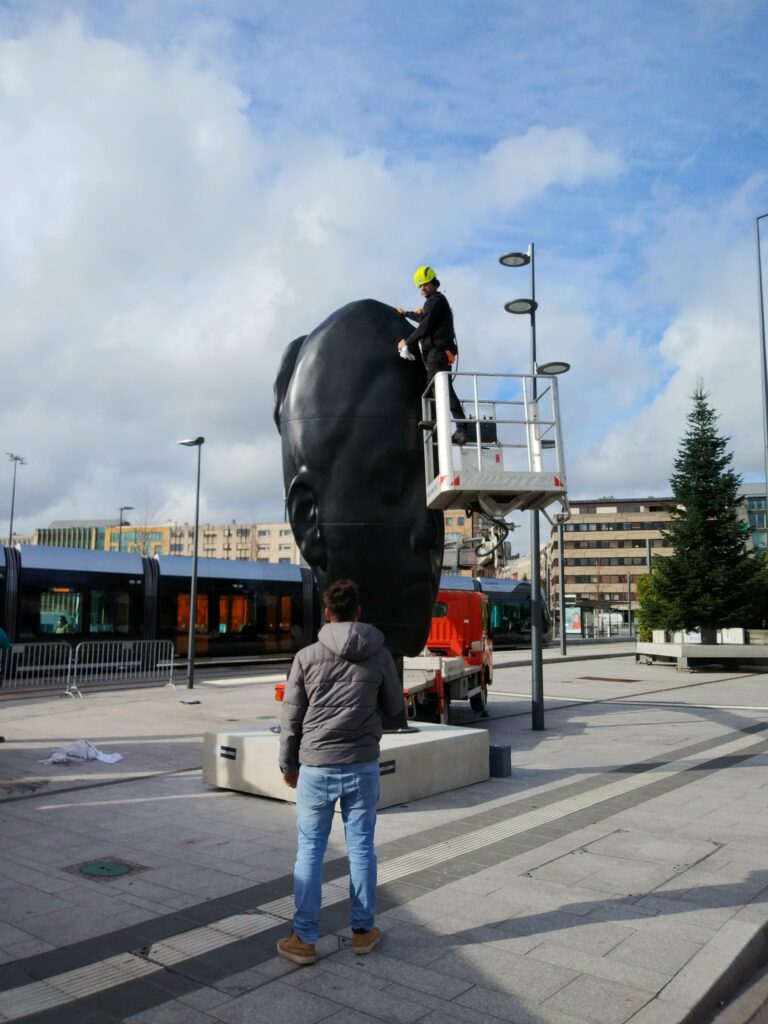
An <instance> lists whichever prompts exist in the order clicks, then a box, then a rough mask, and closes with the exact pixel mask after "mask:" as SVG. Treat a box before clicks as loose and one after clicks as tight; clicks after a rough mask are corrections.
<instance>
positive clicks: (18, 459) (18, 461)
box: [5, 452, 27, 548]
mask: <svg viewBox="0 0 768 1024" xmlns="http://www.w3.org/2000/svg"><path fill="white" fill-rule="evenodd" d="M5 454H6V455H7V456H8V458H9V459H10V460H11V462H12V463H13V486H12V487H11V522H10V524H9V526H8V547H9V548H12V547H13V507H14V505H15V504H16V469H17V468H18V466H19V465H21V466H26V464H27V460H26V459H25V458H24V456H23V455H14V454H13V452H6V453H5Z"/></svg>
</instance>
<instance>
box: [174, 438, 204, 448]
mask: <svg viewBox="0 0 768 1024" xmlns="http://www.w3.org/2000/svg"><path fill="white" fill-rule="evenodd" d="M176 443H177V444H183V445H186V446H187V448H199V447H200V445H201V444H205V438H204V437H195V438H187V440H186V441H177V442H176Z"/></svg>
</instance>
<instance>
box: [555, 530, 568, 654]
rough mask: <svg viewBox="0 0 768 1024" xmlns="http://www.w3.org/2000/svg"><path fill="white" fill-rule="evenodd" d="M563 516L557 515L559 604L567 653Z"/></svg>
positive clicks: (562, 650) (563, 646)
mask: <svg viewBox="0 0 768 1024" xmlns="http://www.w3.org/2000/svg"><path fill="white" fill-rule="evenodd" d="M563 518H564V517H563V516H562V515H560V516H558V517H557V554H558V559H557V596H558V604H559V607H560V653H561V654H566V653H567V652H568V646H567V641H566V639H565V593H564V590H565V554H564V551H563V549H564V547H565V543H564V541H563Z"/></svg>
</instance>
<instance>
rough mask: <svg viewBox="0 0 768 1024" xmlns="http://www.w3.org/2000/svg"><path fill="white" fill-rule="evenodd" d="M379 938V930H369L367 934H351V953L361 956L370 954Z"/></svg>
mask: <svg viewBox="0 0 768 1024" xmlns="http://www.w3.org/2000/svg"><path fill="white" fill-rule="evenodd" d="M380 938H381V929H380V928H371V929H370V931H367V932H353V933H352V952H353V953H356V954H357V955H358V956H361V955H362V954H363V953H370V952H371V950H372V949H373V947H374V946H375V945H376V944H377V943H378V941H379V939H380Z"/></svg>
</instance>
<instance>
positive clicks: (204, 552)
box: [31, 520, 299, 565]
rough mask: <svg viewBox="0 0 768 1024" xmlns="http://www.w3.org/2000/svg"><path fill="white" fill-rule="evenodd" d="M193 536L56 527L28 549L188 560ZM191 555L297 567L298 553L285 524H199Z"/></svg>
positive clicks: (176, 530)
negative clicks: (83, 550) (40, 547)
mask: <svg viewBox="0 0 768 1024" xmlns="http://www.w3.org/2000/svg"><path fill="white" fill-rule="evenodd" d="M194 532H195V531H194V526H190V524H189V523H184V524H183V525H182V524H179V523H173V524H168V523H165V524H161V525H145V526H134V525H131V524H123V526H120V525H118V524H117V523H115V522H110V521H108V520H106V521H103V520H102V521H100V520H91V521H86V522H78V521H69V522H66V521H59V522H55V523H51V525H50V526H49V527H46V528H42V529H38V530H35V534H34V537H33V538H32V539H31V543H33V544H43V545H46V546H49V547H65V548H87V549H90V550H93V551H134V552H137V553H138V554H140V555H192V546H193V543H194ZM197 554H198V556H199V557H201V558H229V559H233V560H241V561H248V562H278V563H287V564H294V565H297V564H298V563H299V550H298V547H297V546H296V542H295V541H294V539H293V534H292V532H291V528H290V526H289V524H288V523H234V522H233V523H227V524H225V525H223V526H222V525H218V524H213V523H202V524H200V526H199V528H198V537H197Z"/></svg>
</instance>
